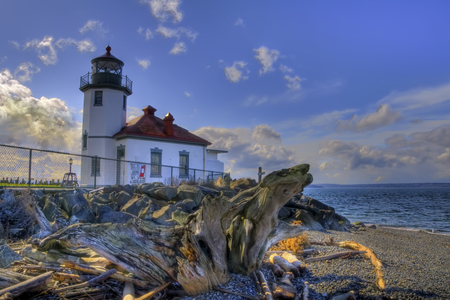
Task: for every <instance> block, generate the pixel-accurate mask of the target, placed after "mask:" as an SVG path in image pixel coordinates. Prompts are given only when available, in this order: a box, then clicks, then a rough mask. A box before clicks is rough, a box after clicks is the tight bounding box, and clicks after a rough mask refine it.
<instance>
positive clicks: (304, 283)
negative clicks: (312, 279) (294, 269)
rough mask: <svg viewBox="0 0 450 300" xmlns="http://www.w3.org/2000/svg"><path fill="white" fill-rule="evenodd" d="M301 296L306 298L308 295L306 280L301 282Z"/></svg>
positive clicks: (304, 299)
mask: <svg viewBox="0 0 450 300" xmlns="http://www.w3.org/2000/svg"><path fill="white" fill-rule="evenodd" d="M302 297H303V300H308V297H309V288H308V281H305V282H303V291H302Z"/></svg>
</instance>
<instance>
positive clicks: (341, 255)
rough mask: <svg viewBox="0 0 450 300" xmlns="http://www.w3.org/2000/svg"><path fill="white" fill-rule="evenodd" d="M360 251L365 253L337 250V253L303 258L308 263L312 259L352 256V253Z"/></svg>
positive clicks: (312, 260)
mask: <svg viewBox="0 0 450 300" xmlns="http://www.w3.org/2000/svg"><path fill="white" fill-rule="evenodd" d="M362 253H366V251H346V252H339V253H335V254H330V255H325V256H319V257H311V258H307V259H305V262H306V263H310V262H314V261H321V260H330V259H335V258H339V257H345V256H348V257H350V256H353V255H357V254H362Z"/></svg>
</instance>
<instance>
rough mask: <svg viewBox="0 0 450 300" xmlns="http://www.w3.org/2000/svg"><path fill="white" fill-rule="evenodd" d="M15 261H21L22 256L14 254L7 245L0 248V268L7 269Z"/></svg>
mask: <svg viewBox="0 0 450 300" xmlns="http://www.w3.org/2000/svg"><path fill="white" fill-rule="evenodd" d="M16 260H22V256H20V255H19V254H17V253H16V252H14V251H13V250H12V249H11V248H9V246H8V245H1V246H0V268H7V267H9V266H10V265H11V263H12V262H14V261H16Z"/></svg>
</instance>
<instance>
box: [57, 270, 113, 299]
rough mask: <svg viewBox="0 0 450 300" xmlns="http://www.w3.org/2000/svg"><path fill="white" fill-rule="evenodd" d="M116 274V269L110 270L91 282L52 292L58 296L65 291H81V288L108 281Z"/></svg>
mask: <svg viewBox="0 0 450 300" xmlns="http://www.w3.org/2000/svg"><path fill="white" fill-rule="evenodd" d="M115 272H117V271H116V270H115V269H112V270H109V271H107V272H106V273H103V274H101V275H99V276H97V277H95V278H92V279H91V280H89V281H87V282H83V283H80V284H74V285H70V286H66V287H63V288H59V289H56V290H54V291H52V293H53V294H58V293H61V292H64V291H68V290H74V289H79V288H84V287H88V286H95V285H97V284H98V283H99V282H102V281H104V280H106V279H108V278H109V277H110V276H111V275H112V274H114V273H115Z"/></svg>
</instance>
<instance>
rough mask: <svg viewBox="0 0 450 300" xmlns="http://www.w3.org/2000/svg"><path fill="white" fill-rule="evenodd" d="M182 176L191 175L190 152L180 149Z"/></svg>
mask: <svg viewBox="0 0 450 300" xmlns="http://www.w3.org/2000/svg"><path fill="white" fill-rule="evenodd" d="M179 176H180V177H189V152H187V151H180V175H179Z"/></svg>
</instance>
